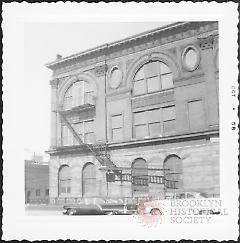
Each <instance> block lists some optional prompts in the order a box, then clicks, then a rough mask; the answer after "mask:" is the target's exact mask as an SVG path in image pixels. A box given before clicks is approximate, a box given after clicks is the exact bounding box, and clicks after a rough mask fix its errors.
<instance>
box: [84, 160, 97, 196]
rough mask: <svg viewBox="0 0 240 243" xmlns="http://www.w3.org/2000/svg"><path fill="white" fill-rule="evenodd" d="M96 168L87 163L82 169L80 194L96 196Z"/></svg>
mask: <svg viewBox="0 0 240 243" xmlns="http://www.w3.org/2000/svg"><path fill="white" fill-rule="evenodd" d="M96 185H97V181H96V168H95V165H94V164H92V163H87V164H86V165H85V166H84V167H83V170H82V195H83V196H96Z"/></svg>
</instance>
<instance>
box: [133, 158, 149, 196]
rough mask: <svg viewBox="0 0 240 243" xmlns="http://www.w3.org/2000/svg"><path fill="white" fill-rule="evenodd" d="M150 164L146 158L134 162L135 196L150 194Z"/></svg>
mask: <svg viewBox="0 0 240 243" xmlns="http://www.w3.org/2000/svg"><path fill="white" fill-rule="evenodd" d="M148 191H149V188H148V166H147V163H146V161H145V160H144V159H141V158H139V159H136V160H135V161H134V162H133V163H132V192H133V196H141V195H146V194H148Z"/></svg>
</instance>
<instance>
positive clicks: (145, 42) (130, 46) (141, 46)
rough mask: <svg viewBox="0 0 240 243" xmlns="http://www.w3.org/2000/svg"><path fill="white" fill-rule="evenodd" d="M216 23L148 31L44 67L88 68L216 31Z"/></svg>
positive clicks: (195, 23)
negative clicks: (105, 61) (106, 60)
mask: <svg viewBox="0 0 240 243" xmlns="http://www.w3.org/2000/svg"><path fill="white" fill-rule="evenodd" d="M217 25H218V23H217V22H181V23H175V24H172V25H169V26H165V27H162V28H159V29H156V30H153V31H149V32H146V33H143V34H140V35H136V36H134V37H130V38H127V39H124V40H122V41H118V42H114V43H110V44H106V45H102V46H100V47H97V48H93V49H90V50H87V51H85V52H81V53H78V54H75V55H72V56H69V57H66V58H61V59H59V60H56V61H54V62H51V63H48V64H46V67H48V68H50V69H52V70H53V71H56V70H59V71H57V74H58V73H62V72H64V71H69V70H73V69H75V68H79V67H83V66H88V65H91V64H93V63H98V62H101V61H103V60H104V57H106V59H113V58H117V57H121V56H124V55H128V54H131V53H134V52H138V51H141V50H145V49H149V48H154V47H157V46H160V45H163V44H167V43H170V42H174V41H178V40H181V39H186V38H189V37H192V36H196V35H199V34H203V33H205V32H208V31H213V30H216V29H217Z"/></svg>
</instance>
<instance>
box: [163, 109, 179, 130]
mask: <svg viewBox="0 0 240 243" xmlns="http://www.w3.org/2000/svg"><path fill="white" fill-rule="evenodd" d="M162 111H163V130H164V133H165V134H171V133H174V132H175V131H176V126H175V107H174V106H169V107H165V108H163V110H162Z"/></svg>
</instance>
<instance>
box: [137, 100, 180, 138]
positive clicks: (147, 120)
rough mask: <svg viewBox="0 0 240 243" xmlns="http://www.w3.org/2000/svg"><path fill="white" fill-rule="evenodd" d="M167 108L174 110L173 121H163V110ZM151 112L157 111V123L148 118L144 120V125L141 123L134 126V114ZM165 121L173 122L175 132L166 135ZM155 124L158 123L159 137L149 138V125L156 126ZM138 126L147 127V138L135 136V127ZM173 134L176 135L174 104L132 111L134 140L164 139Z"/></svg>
mask: <svg viewBox="0 0 240 243" xmlns="http://www.w3.org/2000/svg"><path fill="white" fill-rule="evenodd" d="M168 107H173V108H174V119H168V120H165V119H164V115H163V110H164V108H168ZM153 110H158V111H159V120H158V121H151V120H149V119H148V118H146V122H145V123H143V122H142V123H139V124H136V122H135V117H134V116H135V114H136V113H141V112H146V113H147V112H151V111H153ZM146 117H148V116H147V115H146ZM165 121H175V131H172V132H168V133H166V131H165V129H164V122H165ZM157 123H160V128H161V131H160V134H159V136H157V135H155V136H151V134H150V125H151V124H157ZM140 125H146V126H147V136H145V137H138V136H137V134H136V127H137V126H140ZM174 133H176V105H175V104H173V105H167V106H162V107H154V108H153V107H152V108H148V109H144V110H138V111H134V112H133V138H134V139H145V138H156V137H166V136H169V135H171V134H174Z"/></svg>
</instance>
